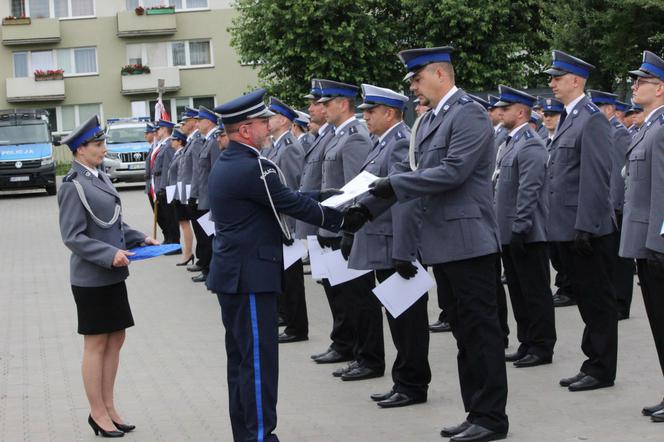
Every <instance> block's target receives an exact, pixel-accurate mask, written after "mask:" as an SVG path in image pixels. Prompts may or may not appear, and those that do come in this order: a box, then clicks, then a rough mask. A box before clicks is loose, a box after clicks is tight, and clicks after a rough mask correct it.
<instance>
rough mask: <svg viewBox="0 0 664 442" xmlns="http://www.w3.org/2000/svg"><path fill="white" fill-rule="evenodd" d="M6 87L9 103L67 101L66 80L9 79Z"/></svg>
mask: <svg viewBox="0 0 664 442" xmlns="http://www.w3.org/2000/svg"><path fill="white" fill-rule="evenodd" d="M6 86H7V102H9V103H22V102H26V101H61V100H64V99H65V80H47V81H35V79H34V78H33V77H21V78H8V79H7V82H6Z"/></svg>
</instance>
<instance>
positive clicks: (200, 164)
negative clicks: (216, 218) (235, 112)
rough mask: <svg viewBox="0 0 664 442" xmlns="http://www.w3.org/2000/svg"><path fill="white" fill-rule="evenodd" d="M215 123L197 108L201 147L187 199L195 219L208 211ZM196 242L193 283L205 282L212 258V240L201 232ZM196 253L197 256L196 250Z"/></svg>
mask: <svg viewBox="0 0 664 442" xmlns="http://www.w3.org/2000/svg"><path fill="white" fill-rule="evenodd" d="M217 123H218V120H217V115H216V114H215V113H214V112H212V111H211V110H209V109H207V108H206V107H204V106H200V107H199V108H198V130H199V131H200V133H201V141H202V142H203V145H202V147H201V150H200V153H199V154H198V158H197V162H196V165H197V167H196V168H195V169H194V176H193V182H194V183H195V184H192V186H191V196H190V198H189V205H190V206H189V207H190V208H192V210H193V209H194V204H193V203H195V211H196V215H195V216H196V219H198V218H199V217H201V216H203V215H204V214H205V213H206V212H208V211H209V210H210V203H209V199H208V176H209V175H210V170H211V169H212V166H213V165H214V163H215V161H216V160H217V158H219V154H220V153H221V150H220V149H219V144H217V139H216V138H215V137H214V131H215V129H216V127H217ZM196 224H198V223H196ZM194 232H195V230H194ZM199 235H200V237H199ZM196 241H200V242H202V245H201V254H200V255H199V256H198V267H200V269H201V273H200V274H198V275H196V276H193V277H192V278H191V280H192V281H194V282H205V279H206V278H207V275H208V271H209V267H210V259H211V258H212V238H211V237H210V236H209V235H207V234H206V233H205V231H203V232H202V235H201V233H200V232H199V233H198V234H197V235H196ZM197 249H198V247H197ZM196 252H197V254H198V250H197V251H196Z"/></svg>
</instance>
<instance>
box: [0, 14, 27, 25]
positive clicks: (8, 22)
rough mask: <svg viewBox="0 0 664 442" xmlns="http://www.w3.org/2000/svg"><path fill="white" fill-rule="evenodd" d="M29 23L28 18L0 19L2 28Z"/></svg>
mask: <svg viewBox="0 0 664 442" xmlns="http://www.w3.org/2000/svg"><path fill="white" fill-rule="evenodd" d="M30 23H31V20H30V17H12V16H10V17H5V18H3V19H2V25H3V26H12V25H29V24H30Z"/></svg>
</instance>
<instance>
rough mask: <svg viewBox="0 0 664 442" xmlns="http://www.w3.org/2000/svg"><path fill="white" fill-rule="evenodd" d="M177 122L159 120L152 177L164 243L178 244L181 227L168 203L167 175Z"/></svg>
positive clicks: (173, 152)
mask: <svg viewBox="0 0 664 442" xmlns="http://www.w3.org/2000/svg"><path fill="white" fill-rule="evenodd" d="M174 127H175V123H172V122H170V121H165V120H159V121H158V122H157V137H158V138H159V144H158V147H155V150H157V154H156V155H155V157H154V162H153V163H152V169H151V172H152V177H153V180H154V192H155V195H156V198H157V199H158V200H159V204H158V206H157V219H161V220H162V221H161V222H160V223H159V225H160V226H162V230H163V232H164V244H178V243H179V242H180V229H179V227H178V223H177V220H176V219H175V216H174V214H173V210H171V208H170V207H169V206H168V204H167V203H166V185H167V183H166V175H167V174H168V168H169V166H170V165H171V160H172V159H173V155H175V151H174V150H173V149H172V148H171V139H170V137H171V133H172V132H173V128H174ZM178 252H179V253H182V252H181V251H180V250H177V251H175V252H174V253H173V254H177V253H178Z"/></svg>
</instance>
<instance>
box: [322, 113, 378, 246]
mask: <svg viewBox="0 0 664 442" xmlns="http://www.w3.org/2000/svg"><path fill="white" fill-rule="evenodd" d="M372 147H373V143H372V142H371V138H370V137H369V131H368V130H367V128H366V126H364V124H363V123H362V122H361V121H359V120H357V119H354V120H353V121H351V122H350V123H348V125H347V126H345V127H343V128H342V129H341V130H337V131H336V133H335V135H334V138H333V139H332V141H330V143H329V144H328V145H327V146H326V147H325V153H324V158H323V166H322V180H321V188H322V189H341V188H342V187H343V186H344V185H345V184H346V183H347V182H348V181H350V180H352V179H353V178H355V176H357V174H358V173H360V169H361V168H362V165H363V164H364V160H366V158H367V155H368V154H369V151H370V150H371V148H372ZM319 233H320V234H321V236H326V237H339V236H341V233H334V232H330V231H328V230H325V229H322V228H321V229H319Z"/></svg>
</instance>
